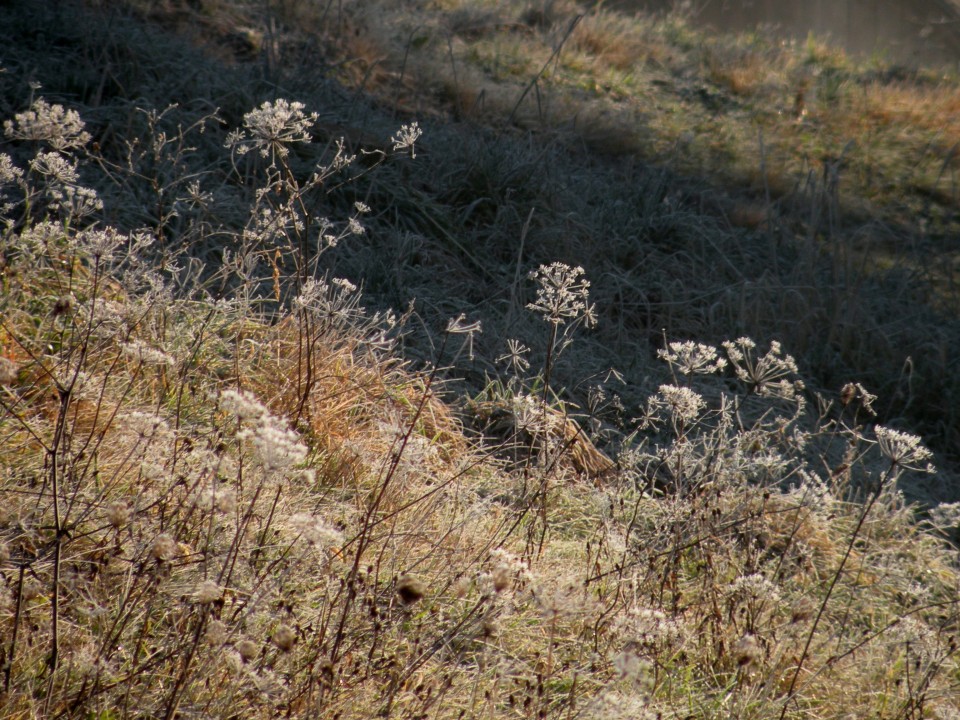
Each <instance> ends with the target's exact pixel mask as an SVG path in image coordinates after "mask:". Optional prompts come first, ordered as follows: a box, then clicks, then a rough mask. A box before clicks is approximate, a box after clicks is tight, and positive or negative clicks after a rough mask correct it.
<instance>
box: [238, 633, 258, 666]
mask: <svg viewBox="0 0 960 720" xmlns="http://www.w3.org/2000/svg"><path fill="white" fill-rule="evenodd" d="M234 647H235V648H236V649H237V652H238V653H240V657H242V658H243V660H244V662H250V661H251V660H253V659H254V658H255V657H257V653H258V652H260V646H259V645H257V643H255V642H254V641H253V640H251V639H250V638H244V639H243V640H240V641H239V642H238V643H237V644H236V645H234Z"/></svg>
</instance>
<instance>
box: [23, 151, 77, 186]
mask: <svg viewBox="0 0 960 720" xmlns="http://www.w3.org/2000/svg"><path fill="white" fill-rule="evenodd" d="M30 169H31V170H33V172H35V173H37V174H38V175H42V176H43V177H45V178H46V179H47V180H48V181H49V182H53V183H58V184H60V185H69V184H70V183H75V182H76V181H77V178H78V177H79V174H78V173H77V164H76V163H75V162H74V161H73V160H68V159H67V158H65V157H64V156H63V155H61V154H60V153H58V152H41V153H37V155H36V157H34V158H33V160H31V161H30Z"/></svg>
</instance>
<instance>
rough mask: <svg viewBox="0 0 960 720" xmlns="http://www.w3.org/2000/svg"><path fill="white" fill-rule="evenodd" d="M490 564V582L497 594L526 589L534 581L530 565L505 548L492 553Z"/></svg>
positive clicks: (494, 550)
mask: <svg viewBox="0 0 960 720" xmlns="http://www.w3.org/2000/svg"><path fill="white" fill-rule="evenodd" d="M489 563H490V565H491V570H490V581H491V583H492V587H493V591H494V592H495V593H502V592H504V591H506V590H508V589H513V588H520V587H524V586H526V585H528V584H529V583H530V582H532V580H533V575H532V574H531V573H530V565H529V563H527V562H526V561H524V560H522V559H520V558H519V557H517V556H516V555H514V554H513V553H510V552H507V551H506V550H504V549H503V548H494V549H493V550H491V551H490V557H489Z"/></svg>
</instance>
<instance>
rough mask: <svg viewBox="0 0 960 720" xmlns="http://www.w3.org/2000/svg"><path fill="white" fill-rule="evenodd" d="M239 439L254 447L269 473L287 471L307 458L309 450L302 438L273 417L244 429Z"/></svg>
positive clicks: (238, 435)
mask: <svg viewBox="0 0 960 720" xmlns="http://www.w3.org/2000/svg"><path fill="white" fill-rule="evenodd" d="M237 438H238V439H239V440H246V441H249V442H250V443H251V445H253V451H254V455H255V456H256V458H257V459H258V460H259V461H260V465H261V466H262V467H263V469H264V470H266V471H267V472H273V471H279V470H286V469H288V468H291V467H293V466H294V465H299V464H300V463H302V462H303V461H304V460H305V459H306V457H307V448H306V446H305V445H303V443H301V442H300V436H299V435H298V434H297V433H296V432H295V431H293V430H289V429H287V428H285V427H283V426H282V424H281V421H280V420H279V419H278V418H276V417H274V416H272V415H268V416H265V417H264V418H263V419H262V420H261V421H260V422H259V423H257V424H256V425H255V426H254V427H252V428H244V429H243V430H241V431H240V432H238V433H237Z"/></svg>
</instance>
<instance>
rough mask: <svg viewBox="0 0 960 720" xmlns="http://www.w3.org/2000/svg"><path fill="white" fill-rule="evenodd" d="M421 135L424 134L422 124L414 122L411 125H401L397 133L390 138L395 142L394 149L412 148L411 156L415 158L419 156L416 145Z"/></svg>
mask: <svg viewBox="0 0 960 720" xmlns="http://www.w3.org/2000/svg"><path fill="white" fill-rule="evenodd" d="M421 135H423V131H422V130H421V129H420V125H419V124H417V123H415V122H414V123H410V124H409V125H401V126H400V129H399V130H398V131H397V134H396V135H394V136H393V137H391V138H390V142H392V143H393V149H394V150H406V149H407V148H410V157H411V158H415V157H417V151H416V148H415V147H414V145H415V143H416V142H417V140H418V139H419V138H420V136H421Z"/></svg>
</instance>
